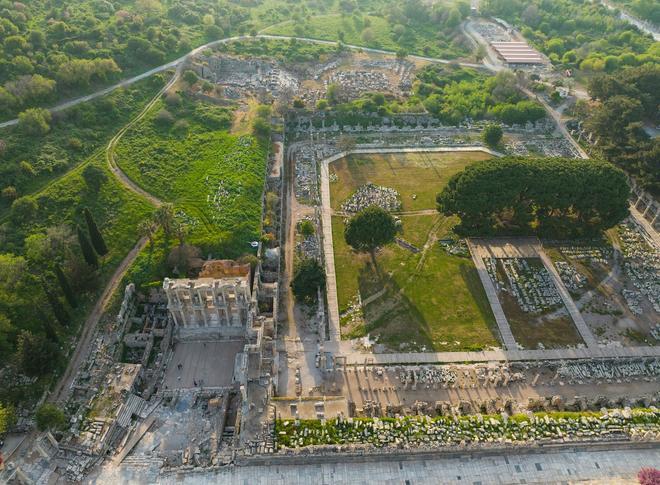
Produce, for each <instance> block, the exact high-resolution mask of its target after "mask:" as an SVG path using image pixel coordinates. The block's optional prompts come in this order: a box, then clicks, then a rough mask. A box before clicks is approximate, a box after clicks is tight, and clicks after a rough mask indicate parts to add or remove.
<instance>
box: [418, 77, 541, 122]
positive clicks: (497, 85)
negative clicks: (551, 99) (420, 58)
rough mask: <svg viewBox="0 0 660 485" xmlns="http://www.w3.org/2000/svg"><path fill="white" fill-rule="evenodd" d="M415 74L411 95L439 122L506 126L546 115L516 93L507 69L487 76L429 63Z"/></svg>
mask: <svg viewBox="0 0 660 485" xmlns="http://www.w3.org/2000/svg"><path fill="white" fill-rule="evenodd" d="M417 77H418V80H419V82H418V83H416V84H415V94H416V95H417V96H418V97H419V98H420V99H421V100H422V102H423V104H424V107H425V108H426V109H427V110H428V111H429V112H430V113H431V114H433V115H434V116H436V117H438V118H439V119H441V120H442V121H443V122H447V123H451V124H457V123H460V122H461V121H463V120H465V119H472V120H482V119H496V120H498V121H501V122H502V123H505V124H508V125H513V124H519V125H524V124H525V123H527V122H534V121H538V120H540V119H541V118H544V117H545V115H546V113H545V109H544V108H543V106H541V105H540V104H539V103H537V102H535V101H531V100H529V99H527V97H526V96H525V95H524V94H522V93H521V92H520V90H519V89H518V87H517V82H518V81H517V79H516V75H515V74H514V73H513V72H511V71H506V70H505V71H500V72H498V73H497V74H496V75H495V76H487V75H485V74H483V73H480V72H478V71H476V70H473V69H466V68H460V67H452V66H443V65H431V66H428V67H425V68H424V69H422V70H421V71H420V73H419V74H418V75H417Z"/></svg>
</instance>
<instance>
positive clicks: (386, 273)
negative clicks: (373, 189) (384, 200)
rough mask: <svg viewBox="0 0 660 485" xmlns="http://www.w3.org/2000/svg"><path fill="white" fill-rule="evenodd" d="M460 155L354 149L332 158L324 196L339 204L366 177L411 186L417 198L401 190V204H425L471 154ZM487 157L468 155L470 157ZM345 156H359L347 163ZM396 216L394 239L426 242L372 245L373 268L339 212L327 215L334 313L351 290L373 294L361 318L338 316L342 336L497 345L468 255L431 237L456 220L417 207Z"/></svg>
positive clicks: (445, 232)
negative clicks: (333, 177) (352, 242)
mask: <svg viewBox="0 0 660 485" xmlns="http://www.w3.org/2000/svg"><path fill="white" fill-rule="evenodd" d="M452 155H456V156H457V160H452ZM467 155H468V156H467V157H463V154H461V153H458V154H438V155H436V154H426V155H424V156H423V157H420V156H418V155H416V154H415V155H393V156H376V157H367V156H360V157H359V158H353V159H349V160H341V161H338V162H335V163H334V165H335V167H334V169H335V170H336V173H337V174H338V175H339V182H336V183H333V184H332V185H331V194H332V198H331V201H332V202H331V203H332V205H333V206H335V205H337V206H338V205H340V203H341V202H342V201H343V200H344V199H345V198H347V197H349V196H350V195H351V194H352V192H353V191H354V189H355V188H357V187H359V186H360V185H361V184H362V183H364V181H367V180H368V181H372V182H374V183H379V184H382V185H386V186H389V187H394V188H396V189H398V190H400V191H401V193H402V195H403V194H408V195H410V194H411V193H412V192H411V191H412V190H416V192H415V193H417V194H418V197H417V199H416V200H413V199H412V198H410V197H406V196H403V197H402V198H403V199H404V209H406V210H420V209H432V208H433V207H434V205H435V202H434V199H435V193H436V192H437V191H439V190H440V189H441V188H442V185H443V184H444V183H445V182H446V180H447V178H448V177H449V176H450V175H451V174H452V173H455V172H456V171H458V170H460V168H459V167H461V168H462V167H464V166H465V165H467V164H468V163H469V162H470V161H471V160H470V158H471V157H470V156H469V155H471V154H467ZM486 157H487V155H485V154H481V153H479V154H478V156H477V155H476V154H473V156H472V160H475V159H482V158H486ZM352 160H356V161H358V162H359V163H358V164H355V165H352V164H351V161H352ZM422 160H423V162H424V164H425V165H424V166H423V165H422V163H421V161H422ZM393 164H394V165H395V168H392V166H393ZM441 167H442V168H444V170H445V172H446V173H445V172H441V171H440V168H441ZM360 168H363V169H364V172H362V171H361V170H360ZM349 175H350V178H349ZM371 177H374V178H371ZM378 177H380V178H378ZM420 181H426V183H423V184H422V183H420ZM413 182H414V183H413ZM342 197H343V198H342ZM405 201H408V203H409V205H408V207H406V202H405ZM401 222H402V229H401V233H400V234H399V237H400V238H402V239H405V240H406V241H408V242H410V243H411V244H413V245H414V246H416V247H417V248H420V249H423V248H424V247H425V244H427V243H428V247H427V248H426V249H424V250H422V251H421V252H419V253H413V252H412V251H410V250H407V249H404V248H402V247H400V246H399V245H397V244H390V245H388V246H386V247H384V248H382V249H381V250H380V251H379V252H378V254H377V256H376V265H377V267H374V266H373V264H372V262H371V259H370V257H369V256H368V255H364V254H357V253H355V252H354V251H353V250H352V249H351V248H350V247H349V246H348V245H347V244H346V242H345V241H344V237H343V233H344V221H343V218H342V217H340V216H334V217H333V218H332V233H333V245H334V253H335V254H334V257H335V268H336V277H337V292H338V300H339V308H340V312H341V313H344V312H345V311H346V310H347V309H349V308H350V307H351V304H352V303H353V302H354V301H355V300H356V298H357V295H358V293H359V295H360V297H361V299H362V301H365V300H366V299H367V298H369V297H374V298H375V299H374V300H373V301H371V302H370V303H369V304H367V305H366V306H365V307H364V309H363V314H364V323H362V322H360V321H358V322H357V323H356V322H355V321H350V319H347V318H343V319H342V334H343V335H344V337H345V338H354V337H360V336H363V335H366V334H367V333H368V334H370V335H371V336H372V337H374V336H378V337H379V341H380V342H381V343H384V344H386V345H387V346H388V347H390V348H393V349H408V350H422V349H426V350H438V351H443V350H444V351H458V350H476V349H483V348H487V347H489V346H495V345H497V338H496V336H495V335H496V331H495V321H494V318H493V315H492V313H491V310H490V307H489V305H488V302H487V300H486V296H485V293H484V290H483V288H482V286H481V283H480V281H479V277H478V274H477V272H476V269H475V268H474V266H473V264H472V261H471V260H470V259H469V258H466V257H460V256H454V255H450V254H449V253H447V252H446V251H445V250H444V249H442V248H441V247H440V245H439V244H438V243H437V240H439V239H443V238H447V237H452V236H453V234H452V227H453V225H454V224H455V223H456V221H455V220H453V219H448V218H445V217H443V216H441V215H440V214H434V213H430V214H428V213H423V214H415V215H403V216H401ZM374 295H375V296H374Z"/></svg>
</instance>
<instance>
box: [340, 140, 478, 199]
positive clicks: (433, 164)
mask: <svg viewBox="0 0 660 485" xmlns="http://www.w3.org/2000/svg"><path fill="white" fill-rule="evenodd" d="M488 158H491V156H490V155H489V154H488V153H485V152H478V151H477V152H450V153H395V154H385V155H351V156H349V157H347V158H343V159H341V160H338V161H336V162H334V163H333V164H332V165H331V166H330V172H331V173H334V174H336V175H337V181H336V182H333V183H331V184H330V199H331V204H332V208H333V209H335V210H337V209H339V207H340V206H341V204H342V202H343V201H344V200H346V199H348V198H349V197H350V196H351V195H352V194H353V193H354V192H355V191H356V190H357V189H358V188H359V187H360V186H362V185H364V184H365V183H367V182H371V183H374V184H377V185H383V186H385V187H393V188H396V189H397V190H398V191H399V194H400V195H401V202H402V209H403V210H404V211H414V210H424V209H435V205H436V204H435V197H436V195H437V194H438V192H440V190H441V189H442V187H444V185H445V184H446V183H447V181H448V180H449V179H450V178H451V176H452V175H454V174H456V173H458V172H460V171H461V170H463V169H464V168H465V167H466V166H468V165H469V164H470V163H472V162H474V161H478V160H486V159H488ZM413 196H414V197H415V198H413Z"/></svg>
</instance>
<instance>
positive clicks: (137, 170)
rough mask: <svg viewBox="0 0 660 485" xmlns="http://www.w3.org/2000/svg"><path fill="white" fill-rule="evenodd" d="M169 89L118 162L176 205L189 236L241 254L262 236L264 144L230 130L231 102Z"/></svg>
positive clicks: (222, 252) (125, 141) (122, 147)
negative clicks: (227, 104) (218, 102)
mask: <svg viewBox="0 0 660 485" xmlns="http://www.w3.org/2000/svg"><path fill="white" fill-rule="evenodd" d="M169 96H170V97H168V100H167V104H166V103H165V102H163V103H159V104H157V105H156V106H155V107H154V109H153V111H152V112H151V113H150V114H149V115H148V116H146V117H145V119H144V120H142V121H141V122H140V123H139V124H138V125H137V126H136V127H135V128H134V129H132V130H131V131H129V132H128V133H127V134H126V135H125V136H124V137H123V138H122V140H121V142H120V143H119V146H118V147H117V162H118V164H119V166H120V167H121V169H122V170H123V171H124V172H125V173H126V174H127V175H128V176H129V177H130V178H131V179H132V180H134V181H135V182H136V183H137V184H138V185H139V186H141V187H142V188H144V189H145V190H146V191H148V192H150V193H152V194H154V195H155V196H157V197H159V198H160V199H162V200H165V201H168V202H172V203H173V204H174V205H175V208H176V210H177V212H178V215H179V217H180V218H181V219H182V220H183V221H184V222H185V223H187V225H188V226H189V228H190V229H191V234H190V236H189V237H188V238H187V240H188V242H189V243H191V244H193V245H197V246H200V247H201V248H202V249H203V250H204V251H212V252H215V253H216V254H215V256H220V257H237V256H240V255H241V254H243V253H245V252H248V251H250V246H249V243H250V242H251V241H254V240H256V239H258V237H259V225H260V217H261V195H262V191H263V184H264V177H265V166H266V151H265V149H264V148H263V147H262V146H260V145H259V143H258V142H257V140H256V139H255V138H254V137H252V136H250V135H240V136H239V135H234V134H230V133H229V132H228V129H229V127H230V126H231V120H232V112H231V109H230V108H228V107H220V106H215V105H210V104H206V103H203V102H201V101H196V100H193V99H191V98H189V97H187V96H186V95H181V94H176V95H169ZM172 97H174V99H171V98H172ZM177 97H178V98H177ZM218 253H219V254H218Z"/></svg>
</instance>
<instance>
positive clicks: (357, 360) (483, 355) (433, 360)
mask: <svg viewBox="0 0 660 485" xmlns="http://www.w3.org/2000/svg"><path fill="white" fill-rule="evenodd" d="M340 348H341V347H340ZM342 355H344V356H345V357H346V364H347V365H364V363H365V361H368V362H369V363H370V364H374V365H401V364H438V363H454V362H456V363H460V362H496V361H502V362H504V361H527V360H575V359H616V358H641V357H660V347H586V348H580V349H545V350H504V349H493V350H484V351H481V352H400V353H396V354H369V353H361V352H343V353H342Z"/></svg>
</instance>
